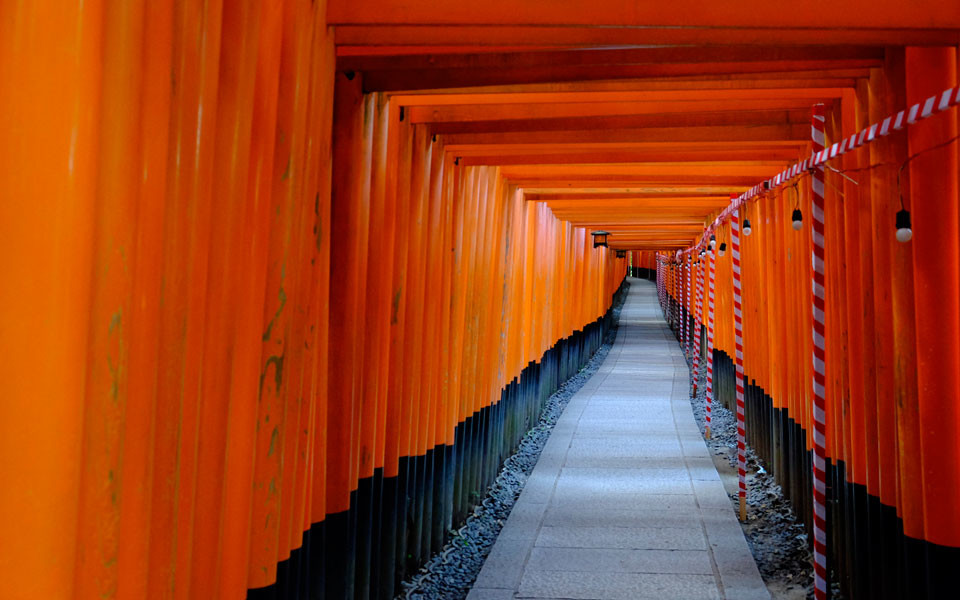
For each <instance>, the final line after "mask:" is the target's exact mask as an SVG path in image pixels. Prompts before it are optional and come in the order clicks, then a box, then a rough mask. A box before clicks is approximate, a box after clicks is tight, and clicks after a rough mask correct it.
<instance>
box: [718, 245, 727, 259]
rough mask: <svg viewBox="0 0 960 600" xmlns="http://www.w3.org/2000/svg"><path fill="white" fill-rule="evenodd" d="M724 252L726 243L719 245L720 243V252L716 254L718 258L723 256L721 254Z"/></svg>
mask: <svg viewBox="0 0 960 600" xmlns="http://www.w3.org/2000/svg"><path fill="white" fill-rule="evenodd" d="M726 251H727V243H726V242H721V243H720V251H719V253H718V254H720V256H723V254H724V253H725V252H726Z"/></svg>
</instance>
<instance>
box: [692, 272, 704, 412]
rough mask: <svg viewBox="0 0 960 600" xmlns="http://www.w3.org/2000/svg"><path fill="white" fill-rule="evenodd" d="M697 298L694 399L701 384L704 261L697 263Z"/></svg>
mask: <svg viewBox="0 0 960 600" xmlns="http://www.w3.org/2000/svg"><path fill="white" fill-rule="evenodd" d="M696 280H697V286H696V296H695V297H694V299H693V322H694V330H693V333H694V337H696V339H697V343H696V344H695V345H694V350H693V397H694V398H696V397H697V384H698V383H699V382H700V353H701V350H702V348H700V339H701V338H702V337H703V261H702V260H701V261H700V262H698V263H697V276H696Z"/></svg>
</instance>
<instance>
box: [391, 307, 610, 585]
mask: <svg viewBox="0 0 960 600" xmlns="http://www.w3.org/2000/svg"><path fill="white" fill-rule="evenodd" d="M626 297H627V295H626V294H624V295H623V298H624V299H626ZM622 308H623V302H621V303H620V304H619V305H617V306H615V307H614V308H613V326H612V327H611V328H610V330H609V331H608V332H607V336H606V338H605V339H604V340H603V345H601V346H600V348H599V349H598V350H597V351H596V353H594V355H593V356H592V357H591V358H590V360H589V361H588V362H587V364H586V366H585V367H584V368H583V369H581V370H580V372H579V373H577V374H576V375H574V376H573V377H571V378H570V379H568V380H567V381H566V382H564V383H563V384H562V385H561V386H560V389H558V390H557V391H556V392H554V394H553V395H552V396H550V398H549V399H547V403H546V406H545V407H544V409H543V413H542V415H541V416H540V421H539V422H538V423H537V425H536V426H535V427H533V428H532V429H531V430H530V431H529V432H528V433H527V435H526V436H524V438H523V439H522V440H521V441H520V447H519V449H518V450H517V452H516V453H515V454H514V455H513V456H511V457H510V458H508V459H507V460H506V461H504V465H503V469H502V470H501V471H500V475H499V476H498V477H497V479H496V481H494V483H493V485H491V486H490V488H489V489H488V490H487V495H486V496H485V497H484V499H483V502H481V503H480V504H479V505H477V507H476V508H475V509H474V510H473V514H471V515H470V516H469V517H467V522H466V523H465V524H464V525H463V527H461V528H460V529H459V530H457V531H454V532H451V534H452V535H453V537H452V538H451V539H450V541H449V542H447V544H446V545H445V546H444V547H443V549H442V550H441V551H440V552H438V553H437V554H435V555H434V556H433V557H432V558H431V559H430V561H429V562H427V563H426V564H425V565H424V566H423V567H421V568H420V571H419V572H418V573H417V574H416V575H414V576H413V577H411V578H410V579H408V580H407V581H404V582H402V583H401V586H402V589H403V591H402V592H401V593H400V594H399V595H398V596H397V598H398V599H400V598H403V599H408V600H461V599H463V598H466V597H467V594H468V593H469V592H470V588H471V587H472V585H473V582H474V581H476V579H477V575H479V574H480V569H481V568H482V567H483V562H484V560H486V558H487V555H488V554H490V550H491V549H492V548H493V543H494V542H495V541H496V539H497V535H499V534H500V530H501V529H503V524H504V523H505V522H506V520H507V517H509V516H510V511H511V510H512V509H513V505H514V504H515V503H516V501H517V498H518V497H519V496H520V492H521V491H523V485H524V484H525V483H526V481H527V477H529V476H530V473H532V472H533V467H534V466H535V465H536V464H537V459H539V458H540V452H541V451H542V450H543V447H544V446H545V445H546V443H547V439H548V438H549V437H550V432H551V430H553V426H554V425H556V423H557V419H559V418H560V415H561V414H562V413H563V409H564V408H566V406H567V404H568V403H569V402H570V399H571V398H573V396H574V394H576V393H577V392H578V391H579V390H580V388H582V387H583V386H584V384H585V383H587V381H588V380H589V379H590V378H591V377H592V376H593V374H594V373H596V372H597V370H598V369H599V368H600V365H601V364H603V360H604V359H605V358H606V357H607V354H609V353H610V348H611V347H612V346H613V342H614V341H615V340H616V337H617V323H618V322H619V320H620V311H621V309H622Z"/></svg>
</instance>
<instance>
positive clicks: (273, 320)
mask: <svg viewBox="0 0 960 600" xmlns="http://www.w3.org/2000/svg"><path fill="white" fill-rule="evenodd" d="M280 279H283V275H281V276H280ZM277 296H278V297H279V298H280V306H278V307H277V312H275V313H273V318H271V319H270V322H269V323H267V330H266V331H264V332H263V341H265V342H266V341H267V340H269V339H270V333H271V332H272V331H273V326H274V325H276V324H277V319H279V318H280V313H281V312H283V307H284V306H286V305H287V293H286V292H285V291H283V286H280V292H279V293H278V294H277Z"/></svg>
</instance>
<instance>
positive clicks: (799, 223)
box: [791, 208, 803, 231]
mask: <svg viewBox="0 0 960 600" xmlns="http://www.w3.org/2000/svg"><path fill="white" fill-rule="evenodd" d="M791 219H792V220H793V228H794V229H796V230H797V231H800V228H801V227H803V213H802V212H800V209H799V208H795V209H793V217H791Z"/></svg>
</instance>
